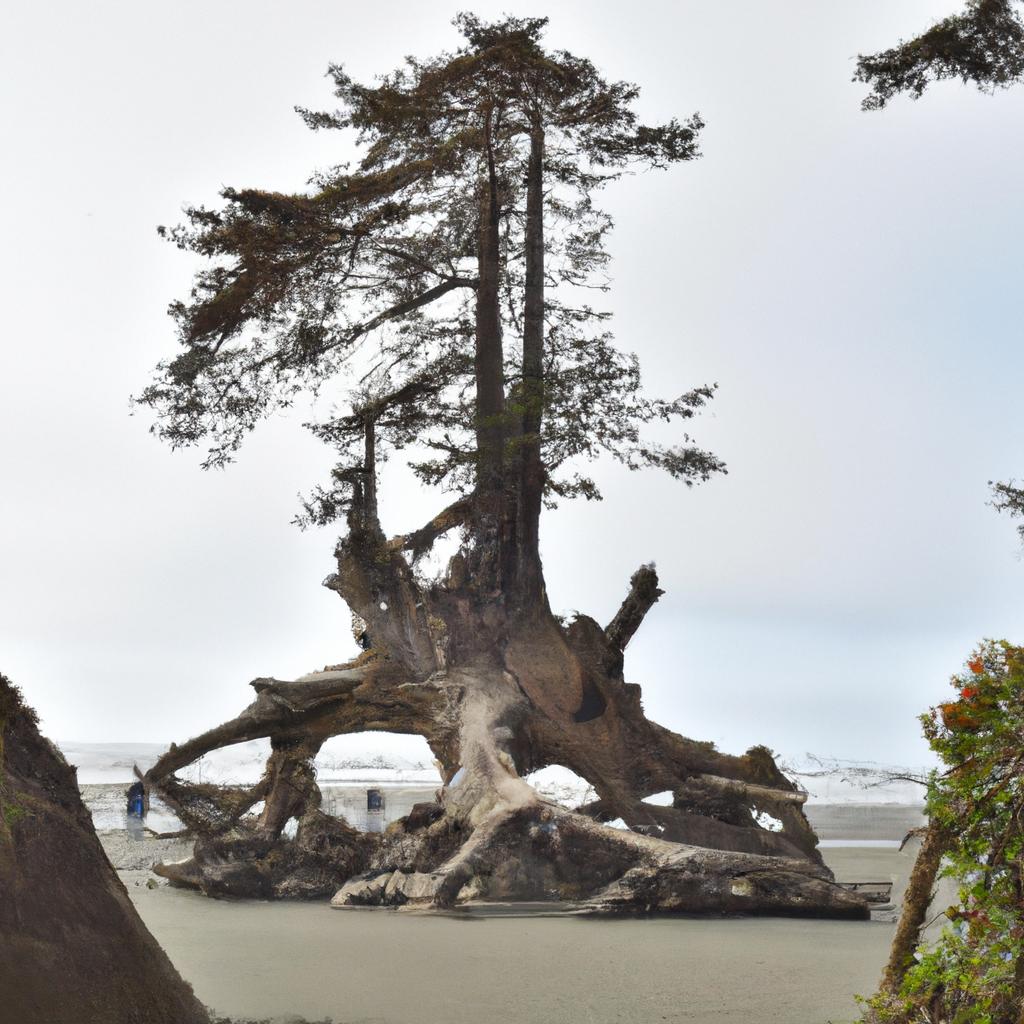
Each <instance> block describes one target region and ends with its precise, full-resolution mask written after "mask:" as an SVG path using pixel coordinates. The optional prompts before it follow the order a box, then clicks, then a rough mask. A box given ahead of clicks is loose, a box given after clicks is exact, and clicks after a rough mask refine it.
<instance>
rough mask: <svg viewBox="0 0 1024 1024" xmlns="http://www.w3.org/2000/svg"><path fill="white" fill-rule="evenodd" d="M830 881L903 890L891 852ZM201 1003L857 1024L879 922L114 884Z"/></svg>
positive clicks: (363, 1019) (643, 1021)
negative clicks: (260, 896) (482, 910)
mask: <svg viewBox="0 0 1024 1024" xmlns="http://www.w3.org/2000/svg"><path fill="white" fill-rule="evenodd" d="M823 853H824V854H825V856H826V859H827V860H828V862H829V864H830V866H831V867H832V868H833V870H834V871H835V873H836V876H837V878H839V879H840V880H851V881H852V880H856V881H874V880H879V879H890V878H894V879H896V880H897V888H899V880H901V879H904V878H905V877H906V874H907V872H908V871H909V868H910V866H911V858H910V856H909V855H907V854H901V853H899V852H898V851H897V850H895V849H893V848H860V847H850V848H829V849H826V850H824V851H823ZM122 877H123V878H124V880H125V882H126V884H127V885H128V889H129V893H130V894H131V896H132V899H133V901H134V902H135V904H136V906H137V907H138V909H139V912H140V913H141V915H142V918H143V920H144V921H145V922H146V924H147V925H148V926H149V928H150V929H151V931H152V932H153V934H154V935H155V936H156V937H157V939H158V940H159V941H160V943H161V945H163V947H164V948H165V949H166V950H167V952H168V954H169V955H170V957H171V960H172V961H173V962H174V964H175V966H176V967H177V968H178V969H179V971H180V972H181V973H182V974H183V975H184V977H185V978H187V979H188V980H189V981H190V982H191V983H192V984H193V986H194V987H195V991H196V994H197V995H198V996H199V998H200V999H201V1000H203V1002H205V1003H206V1004H208V1005H209V1006H211V1007H213V1008H215V1009H216V1010H217V1011H218V1012H220V1013H224V1014H230V1015H233V1016H251V1017H261V1018H262V1017H274V1016H283V1015H288V1014H300V1015H303V1016H305V1017H307V1018H310V1019H312V1020H316V1019H322V1018H324V1017H330V1018H332V1019H333V1020H335V1021H337V1022H346V1024H355V1022H360V1024H368V1022H371V1021H372V1022H374V1024H442V1022H443V1024H561V1022H565V1024H611V1022H631V1024H647V1022H662V1021H668V1022H676V1021H679V1022H681V1021H686V1022H689V1024H741V1022H742V1024H772V1022H778V1024H826V1022H828V1021H831V1022H833V1024H839V1022H846V1021H852V1020H855V1019H856V1017H857V1005H856V1002H855V1000H854V998H853V997H854V994H855V993H861V994H865V995H866V994H869V993H870V992H871V991H872V990H873V989H874V986H875V984H876V982H877V981H878V977H879V975H880V972H881V969H882V965H883V963H884V961H885V957H886V953H887V950H888V945H889V941H890V939H891V937H892V931H893V925H892V924H891V923H888V922H882V921H870V922H867V921H865V922H838V921H806V920H795V919H785V918H731V919H721V918H712V919H708V918H699V919H697V918H694V919H688V918H650V919H625V920H609V919H586V918H576V917H565V916H562V917H559V916H535V915H534V916H488V917H482V916H473V915H470V916H468V917H464V916H437V915H414V914H400V913H396V912H394V911H388V910H332V909H331V908H330V907H329V906H328V905H327V904H326V902H324V903H290V902H287V903H281V902H278V903H261V902H250V901H245V902H224V901H215V900H210V899H206V898H204V897H202V896H199V895H196V894H193V893H188V892H183V891H179V890H174V889H170V888H167V887H166V886H162V885H161V886H160V887H158V888H149V887H148V886H147V880H148V879H150V878H151V877H152V876H150V875H148V873H147V872H145V871H141V870H133V871H126V872H123V875H122Z"/></svg>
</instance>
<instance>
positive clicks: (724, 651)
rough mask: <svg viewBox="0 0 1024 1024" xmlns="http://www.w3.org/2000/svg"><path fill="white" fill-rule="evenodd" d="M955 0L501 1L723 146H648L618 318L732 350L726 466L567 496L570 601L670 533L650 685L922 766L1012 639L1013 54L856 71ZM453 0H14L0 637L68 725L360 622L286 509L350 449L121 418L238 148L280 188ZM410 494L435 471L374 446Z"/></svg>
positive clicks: (768, 726)
mask: <svg viewBox="0 0 1024 1024" xmlns="http://www.w3.org/2000/svg"><path fill="white" fill-rule="evenodd" d="M955 6H957V0H846V2H840V0H826V2H823V0H803V2H798V0H778V2H776V3H765V2H764V0H737V2H734V3H730V4H717V3H708V2H706V0H702V2H697V0H689V2H680V0H675V2H671V3H653V2H640V3H632V4H623V3H621V2H594V0H587V2H580V3H575V2H565V3H562V2H548V3H546V4H522V3H519V2H514V0H500V2H498V3H490V2H486V3H484V2H481V3H477V4H476V5H475V8H474V9H475V10H476V11H477V12H478V13H480V14H482V15H494V16H496V15H498V14H500V13H501V12H502V11H506V10H509V11H512V12H514V13H522V14H530V15H534V14H547V15H549V16H550V18H551V25H550V29H549V32H548V37H547V38H548V41H549V43H550V44H551V45H553V46H564V47H567V48H571V49H572V50H574V51H575V52H577V53H580V54H584V55H587V56H589V57H591V58H592V59H593V60H594V61H595V63H596V64H597V65H598V66H599V67H600V68H602V69H603V70H604V71H605V72H606V73H607V74H608V75H609V76H611V77H615V78H626V79H630V80H634V81H637V82H639V83H640V85H641V86H642V88H643V93H642V96H641V102H640V110H641V113H642V115H643V116H644V117H645V118H646V119H648V120H651V121H655V120H659V119H661V120H663V119H666V118H668V117H670V116H673V115H680V116H685V115H688V114H690V113H691V112H693V111H694V110H699V111H700V112H701V114H702V115H703V116H704V118H705V119H706V121H707V129H706V131H705V133H704V135H703V144H702V148H703V152H704V156H703V158H702V159H701V160H700V161H699V162H697V163H694V164H689V165H684V166H681V167H677V168H675V169H673V170H671V171H670V172H667V173H662V174H647V175H643V176H641V177H636V178H631V179H626V180H625V181H624V182H622V183H621V184H620V185H619V186H616V187H615V188H614V190H612V191H610V192H609V193H608V194H607V196H606V199H607V206H608V207H609V209H611V211H612V212H613V213H614V215H615V217H616V220H617V228H616V231H615V233H614V236H613V238H612V241H611V249H612V252H613V255H614V264H613V273H614V278H615V281H614V293H613V299H612V302H613V305H614V309H615V311H616V321H615V329H616V333H617V335H618V339H619V343H620V345H621V346H622V347H623V348H625V349H627V350H632V351H636V352H637V353H638V354H639V355H640V357H641V360H642V362H643V365H644V368H645V371H646V378H647V379H648V380H649V381H650V382H651V384H652V387H654V386H656V388H657V389H658V390H659V391H660V392H661V393H663V394H675V393H678V392H679V391H682V390H684V389H686V388H689V387H692V386H694V385H697V384H701V383H705V382H709V381H717V382H718V383H719V385H720V389H721V390H720V393H719V397H718V398H717V399H716V400H715V402H714V404H713V410H712V412H711V413H710V414H708V415H705V416H704V417H703V418H702V419H701V420H699V421H697V422H696V424H695V427H694V430H693V433H694V435H695V437H696V438H697V439H698V441H699V442H700V443H702V444H703V445H705V446H707V447H710V448H711V449H713V450H714V451H715V452H716V453H717V454H719V455H720V456H721V457H723V458H724V459H725V460H726V461H727V462H728V465H729V471H730V472H729V476H728V477H725V478H720V479H716V480H715V481H713V482H712V483H710V484H707V485H705V486H703V487H700V488H696V489H694V490H691V491H688V490H686V489H685V488H683V487H681V486H680V485H678V484H674V483H673V482H672V481H671V480H669V479H667V478H666V479H662V478H660V477H658V476H657V475H650V474H649V475H646V476H636V475H632V476H631V475H629V474H626V473H624V472H621V471H619V470H617V469H613V468H611V467H607V466H599V467H598V470H597V475H598V477H599V480H600V482H601V484H602V486H603V490H604V493H605V500H604V502H603V503H601V504H598V505H586V504H582V503H575V504H572V505H567V506H564V507H563V508H562V509H560V510H559V511H558V512H556V513H554V514H553V515H550V516H549V517H548V518H547V520H546V522H545V523H544V527H543V531H544V532H543V555H544V559H545V564H546V567H547V573H548V581H549V591H550V594H551V597H552V601H553V604H554V606H555V607H556V609H559V610H572V609H579V610H581V611H585V612H587V613H589V614H593V615H595V616H596V617H597V618H599V619H601V620H602V621H603V620H605V619H606V618H608V617H609V616H610V615H611V614H612V612H613V611H614V609H615V607H616V606H617V604H618V602H619V600H620V599H621V597H622V596H623V594H624V592H625V588H626V586H627V581H628V578H629V575H630V573H631V572H632V571H633V570H634V569H635V568H636V566H637V565H639V564H640V563H641V562H644V561H648V560H651V559H654V560H656V562H657V564H658V569H659V572H660V574H661V577H662V585H663V586H664V587H665V589H666V591H667V594H666V596H665V597H664V598H663V599H662V601H661V602H660V603H659V604H658V605H657V607H656V608H655V609H654V611H653V612H652V613H651V614H650V615H649V617H648V620H647V622H645V624H644V626H643V628H642V630H641V632H640V633H639V634H638V635H637V636H636V638H635V639H634V641H633V643H632V644H631V645H630V648H629V650H628V652H627V677H628V678H629V679H631V680H632V681H634V682H638V683H641V684H642V685H643V688H644V695H645V703H646V707H647V710H648V712H649V713H650V714H652V715H653V716H654V717H656V718H658V719H659V720H660V721H662V722H663V723H665V724H667V725H669V726H671V727H672V728H674V729H677V730H679V731H681V732H684V733H686V734H687V735H690V736H693V737H695V738H701V739H711V740H714V741H715V742H717V743H719V744H720V745H721V746H722V747H723V748H724V749H727V750H734V751H739V750H741V749H743V748H745V747H746V746H748V745H750V744H751V743H755V742H763V743H766V744H768V745H769V746H771V747H773V748H775V749H776V750H780V751H783V752H786V753H790V754H799V753H801V752H803V751H814V752H817V753H823V754H832V755H835V756H840V757H851V758H865V759H875V760H882V761H887V762H893V763H920V762H922V761H923V760H924V758H925V747H924V744H923V742H922V741H921V740H920V739H919V736H918V733H919V730H918V725H917V722H916V719H915V716H916V714H917V713H918V712H920V711H921V710H923V709H924V708H925V707H926V706H928V705H929V704H933V703H935V702H936V701H938V700H941V699H943V698H944V696H945V694H946V693H947V692H948V691H947V680H948V677H949V675H950V674H951V673H952V672H954V671H956V670H957V669H958V668H959V667H960V665H961V664H962V662H963V659H964V658H965V656H966V655H967V654H968V652H969V651H970V649H971V647H972V645H973V644H974V643H975V642H976V641H977V640H978V639H980V638H981V637H984V636H993V637H1001V636H1006V637H1008V638H1009V639H1011V640H1017V641H1024V621H1022V612H1024V563H1022V560H1021V558H1020V554H1019V544H1018V541H1017V538H1016V535H1015V533H1014V530H1013V525H1012V523H1010V522H1008V521H1006V520H1004V519H1002V518H1001V517H999V516H997V515H996V514H995V513H994V512H993V511H992V510H991V509H989V508H987V507H986V500H987V496H988V492H987V486H986V482H987V481H988V480H990V479H1007V478H1010V477H1013V476H1014V475H1017V476H1018V477H1020V476H1024V443H1022V442H1024V415H1022V412H1021V408H1020V385H1021V379H1022V371H1024V346H1021V344H1020V334H1021V307H1020V296H1021V287H1020V281H1021V272H1022V268H1024V255H1022V253H1021V247H1020V239H1021V238H1022V237H1024V198H1022V190H1021V187H1020V168H1021V167H1022V166H1024V144H1022V131H1021V125H1022V124H1024V88H1021V89H1019V90H1017V91H1010V92H1006V93H1003V94H1000V95H997V96H995V97H991V96H982V95H979V94H977V93H975V92H972V91H969V90H966V89H964V88H961V87H960V86H958V85H956V84H950V85H946V86H943V87H937V88H935V89H933V90H931V91H930V92H929V93H928V94H926V96H925V98H924V99H923V100H921V101H920V102H918V103H913V102H911V101H909V100H897V101H896V102H894V103H893V105H892V107H891V108H890V109H888V110H886V111H884V112H881V113H873V114H864V113H861V112H860V110H859V106H858V105H859V101H860V98H861V96H862V94H863V91H864V90H863V87H862V86H858V85H855V84H853V83H851V82H850V76H851V74H852V71H853V58H854V57H855V55H856V54H857V53H858V52H871V51H874V50H877V49H879V48H883V47H885V46H887V45H891V44H892V43H893V42H895V40H896V39H897V38H898V37H899V36H901V35H903V36H908V35H911V34H914V33H916V32H917V31H918V30H920V29H923V28H925V27H927V25H929V24H930V23H931V21H932V20H934V19H936V18H938V17H940V16H942V15H943V14H945V13H948V12H949V11H950V10H951V9H952V8H954V7H955ZM457 9H458V8H457V7H456V6H453V7H451V8H450V9H448V8H444V7H443V5H438V4H429V5H427V4H423V3H414V2H405V0H391V2H389V3H387V4H377V5H373V4H358V5H356V4H351V3H347V2H340V0H336V2H334V3H315V2H289V3H288V4H284V3H269V2H266V0H263V2H252V0H247V2H245V3H241V2H237V3H236V2H231V3H210V2H204V3H196V2H178V3H174V4H161V5H142V4H137V3H136V4H129V3H127V2H124V3H102V2H99V3H91V4H81V3H71V2H69V0H61V2H57V0H53V2H50V3H46V4H18V5H15V6H13V7H12V8H11V9H9V11H8V13H7V15H6V19H5V20H6V24H5V28H4V32H3V36H2V38H0V75H2V77H3V88H2V97H0V104H2V108H0V109H2V124H3V143H4V146H3V148H4V158H3V165H2V166H3V189H2V192H0V201H2V203H3V224H4V243H3V246H2V249H0V264H2V270H0V282H2V285H0V287H2V289H3V294H2V309H3V313H4V319H3V339H2V345H0V431H2V433H0V522H2V526H3V530H2V534H0V671H3V672H4V673H6V674H7V675H9V676H11V677H12V678H13V679H14V680H15V681H16V682H18V683H20V685H21V686H22V687H23V688H24V690H25V692H26V694H27V696H28V698H29V700H30V701H31V702H32V703H33V704H34V705H36V707H37V708H38V709H39V711H40V714H41V716H42V719H43V724H44V728H45V730H46V732H47V733H48V734H49V735H51V736H52V737H55V738H60V739H77V740H95V741H99V740H120V741H160V742H166V741H170V740H172V739H177V740H181V739H183V738H185V737H187V736H189V735H192V734H194V733H196V732H198V731H201V730H203V729H205V728H207V727H209V726H211V725H214V724H216V723H218V722H219V721H221V720H222V719H224V718H226V717H230V716H232V715H233V714H235V713H236V712H237V711H238V710H239V709H240V708H241V707H242V706H243V705H244V704H245V703H247V702H248V700H249V699H250V696H251V691H250V690H249V689H248V687H247V685H246V684H247V682H248V680H250V679H252V678H254V677H256V676H260V675H276V676H277V677H279V678H291V677H293V676H294V675H296V674H299V673H302V672H304V671H308V670H310V669H312V668H315V667H319V666H322V665H323V664H325V663H329V662H337V661H340V660H342V659H344V658H345V657H346V656H347V655H348V654H349V653H350V652H351V640H350V636H349V626H348V614H347V612H346V610H345V609H344V607H343V605H342V604H341V602H340V601H339V599H338V598H337V596H336V595H334V594H333V593H331V592H329V591H327V590H324V589H323V588H321V587H320V586H319V583H320V581H321V579H322V578H323V577H324V576H325V575H326V574H327V573H329V572H330V571H331V570H332V568H333V563H332V558H331V550H332V547H333V539H334V537H333V531H332V530H330V529H327V530H321V531H314V532H310V533H305V534H303V533H301V532H299V531H298V530H297V529H296V528H295V527H293V526H292V525H290V520H291V518H292V517H293V515H294V514H295V512H296V511H297V507H298V503H297V498H296V495H297V494H298V493H299V492H300V491H306V490H308V489H309V488H310V487H311V486H312V485H313V484H315V483H317V482H319V481H320V480H322V479H324V476H325V473H326V470H327V468H328V466H329V465H330V461H331V459H330V453H329V452H327V451H326V450H322V449H321V448H320V447H319V446H318V444H317V443H316V442H315V441H314V440H313V439H312V438H311V437H310V436H309V435H308V434H307V433H306V432H305V431H303V429H302V428H301V425H300V424H301V422H302V420H303V415H302V410H299V411H298V412H297V413H296V414H295V416H294V417H292V418H290V419H280V420H278V421H275V422H273V423H270V424H268V425H266V426H265V427H263V428H262V429H260V430H259V431H258V432H257V433H256V434H255V435H254V436H253V437H252V438H251V441H250V443H249V444H248V446H247V447H246V448H245V449H244V450H243V452H242V454H241V458H240V460H239V462H238V464H237V465H235V466H233V467H232V468H230V469H229V470H228V471H227V472H225V473H203V472H202V471H201V470H200V469H199V466H198V463H199V460H200V457H199V455H198V454H196V453H194V452H190V453H175V454H172V453H171V452H170V451H168V450H167V449H166V448H164V447H163V446H162V445H160V444H159V443H158V442H157V441H156V440H154V439H153V438H152V437H150V436H149V435H148V433H147V427H148V420H147V417H146V415H145V414H138V415H136V416H134V417H132V416H130V415H129V402H128V399H129V395H130V394H132V393H133V392H134V393H137V392H139V391H140V390H141V389H142V388H143V387H144V386H145V384H146V382H147V378H148V374H149V371H150V369H151V367H152V366H153V364H155V363H156V361H157V360H158V359H160V358H162V357H164V356H166V355H167V354H168V353H170V352H172V351H173V348H174V345H175V340H174V335H173V330H172V324H171V322H170V321H169V320H168V318H167V317H166V315H165V309H166V306H167V304H168V302H170V301H171V300H172V299H174V298H176V297H179V296H182V295H183V294H184V293H185V291H186V289H187V287H188V284H189V280H190V277H191V274H192V272H193V271H194V269H195V267H196V264H195V263H194V262H193V260H192V258H191V257H189V256H187V255H185V254H182V253H180V252H178V251H177V250H176V249H174V248H173V246H171V245H169V244H167V243H164V242H161V241H160V240H159V239H158V238H157V235H156V231H155V227H156V225H157V224H168V223H176V222H177V221H178V219H179V218H180V209H181V206H182V205H183V204H184V203H185V202H190V203H195V202H213V201H215V199H216V192H217V190H218V189H219V188H220V187H221V186H222V185H226V184H231V185H236V186H257V187H264V188H271V189H280V190H295V189H299V188H301V187H302V186H303V184H304V182H305V181H306V179H307V178H308V176H309V174H310V173H311V172H312V171H313V170H314V169H316V168H318V167H323V166H326V165H329V164H331V163H333V162H335V161H337V160H340V159H343V158H344V157H345V156H346V154H347V152H348V149H347V143H346V142H345V140H344V139H343V138H341V137H339V136H338V135H337V134H335V133H320V134H313V133H311V132H309V131H308V130H307V129H306V128H305V127H304V126H303V124H302V123H301V121H300V120H299V118H298V117H297V116H296V115H295V114H294V113H293V111H292V107H293V106H294V105H296V104H299V105H305V106H310V107H314V108H322V107H330V106H331V103H332V97H331V95H330V89H329V85H328V83H327V81H325V79H324V78H323V73H324V71H325V69H326V66H327V64H328V62H330V61H336V62H343V63H344V64H345V65H346V66H347V67H348V68H349V69H350V70H351V71H352V72H353V73H354V74H355V75H356V76H357V77H362V78H371V77H372V76H373V75H374V74H377V73H380V72H384V71H387V70H390V69H391V68H392V67H394V66H395V65H396V64H397V63H398V62H399V61H400V60H401V58H402V56H403V55H405V54H407V53H416V54H421V55H429V54H431V53H433V52H435V51H437V50H439V49H442V48H445V47H451V46H453V45H456V44H457V38H456V36H455V33H454V30H453V29H451V27H450V26H449V19H450V17H451V16H452V15H453V14H454V13H455V12H456V10H457ZM382 500H384V501H385V503H386V504H387V511H386V514H385V526H386V527H387V528H389V529H390V530H394V531H398V530H401V529H406V528H409V527H414V526H418V525H420V523H421V521H422V520H423V519H424V517H425V516H426V515H429V514H430V513H431V512H432V511H433V510H435V509H436V507H438V505H439V503H440V502H441V501H442V500H443V499H442V498H438V497H437V496H434V495H429V494H424V493H422V492H420V491H418V490H417V488H416V487H415V485H414V484H412V483H410V481H409V480H408V479H407V478H405V477H403V476H402V475H401V474H400V473H398V472H397V471H389V474H388V476H387V478H386V480H385V482H384V486H383V494H382Z"/></svg>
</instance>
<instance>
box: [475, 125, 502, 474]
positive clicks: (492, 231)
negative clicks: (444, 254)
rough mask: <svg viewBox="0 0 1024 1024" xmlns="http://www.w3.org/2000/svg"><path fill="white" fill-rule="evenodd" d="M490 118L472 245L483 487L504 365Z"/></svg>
mask: <svg viewBox="0 0 1024 1024" xmlns="http://www.w3.org/2000/svg"><path fill="white" fill-rule="evenodd" d="M494 118H495V112H494V109H493V107H488V109H487V110H486V111H485V113H484V140H485V149H484V158H485V166H484V176H483V180H482V182H481V189H480V226H479V245H478V250H477V265H478V268H479V273H478V279H479V283H478V284H477V289H476V395H477V398H476V414H477V424H476V435H477V452H478V459H479V463H478V469H477V480H478V486H479V487H480V489H481V491H482V492H484V493H490V492H493V491H496V490H498V489H499V488H500V486H501V483H502V479H501V478H502V465H503V462H504V416H505V370H504V354H503V351H502V336H501V335H502V331H501V311H500V307H499V302H500V294H499V283H500V276H501V265H500V255H501V253H500V237H499V228H500V224H501V197H500V195H499V182H498V177H497V172H496V169H495V157H494Z"/></svg>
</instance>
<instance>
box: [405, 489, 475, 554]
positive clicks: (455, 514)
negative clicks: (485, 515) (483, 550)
mask: <svg viewBox="0 0 1024 1024" xmlns="http://www.w3.org/2000/svg"><path fill="white" fill-rule="evenodd" d="M472 504H473V495H472V494H467V495H464V496H463V497H461V498H459V499H458V501H453V502H452V503H451V504H450V505H449V506H448V507H447V508H446V509H444V510H443V511H441V512H439V513H438V514H437V515H436V516H434V518H433V519H431V520H430V522H429V523H427V524H426V526H421V527H420V528H419V529H418V530H413V532H412V533H403V534H399V535H398V536H397V537H392V538H391V539H390V540H389V541H388V547H389V548H390V549H391V550H392V551H411V552H412V553H413V557H414V558H415V557H416V556H417V555H421V554H423V553H424V552H425V551H427V550H428V549H429V548H430V547H431V546H432V545H433V543H434V541H436V540H437V539H438V537H441V536H443V535H444V534H446V533H447V532H448V531H449V530H453V529H454V528H455V527H456V526H461V525H462V524H463V523H464V522H465V521H466V518H467V514H468V512H469V510H470V508H471V507H472Z"/></svg>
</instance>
